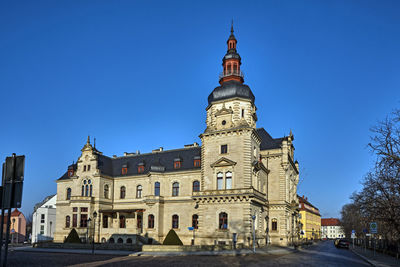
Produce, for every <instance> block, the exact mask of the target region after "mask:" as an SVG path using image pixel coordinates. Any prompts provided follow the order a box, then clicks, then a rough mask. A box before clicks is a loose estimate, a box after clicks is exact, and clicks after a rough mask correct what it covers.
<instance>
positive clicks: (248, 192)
mask: <svg viewBox="0 0 400 267" xmlns="http://www.w3.org/2000/svg"><path fill="white" fill-rule="evenodd" d="M192 198H193V199H195V200H202V201H204V200H206V199H207V200H211V199H223V198H253V199H258V200H259V201H261V202H266V201H267V195H266V194H264V193H261V192H260V191H258V190H256V189H254V188H238V189H222V190H205V191H199V192H193V195H192Z"/></svg>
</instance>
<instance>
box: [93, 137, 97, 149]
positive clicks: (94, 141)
mask: <svg viewBox="0 0 400 267" xmlns="http://www.w3.org/2000/svg"><path fill="white" fill-rule="evenodd" d="M93 147H94V148H96V137H94V138H93Z"/></svg>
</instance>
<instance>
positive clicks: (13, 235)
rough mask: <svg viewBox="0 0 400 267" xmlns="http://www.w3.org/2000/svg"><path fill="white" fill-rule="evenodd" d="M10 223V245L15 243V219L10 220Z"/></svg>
mask: <svg viewBox="0 0 400 267" xmlns="http://www.w3.org/2000/svg"><path fill="white" fill-rule="evenodd" d="M12 222H13V225H12V230H11V240H12V243H16V242H15V240H14V239H15V228H14V223H15V218H13V219H12Z"/></svg>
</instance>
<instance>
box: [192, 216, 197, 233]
mask: <svg viewBox="0 0 400 267" xmlns="http://www.w3.org/2000/svg"><path fill="white" fill-rule="evenodd" d="M192 227H193V228H194V229H199V215H197V214H193V216H192Z"/></svg>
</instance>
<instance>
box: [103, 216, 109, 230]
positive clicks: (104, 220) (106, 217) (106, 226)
mask: <svg viewBox="0 0 400 267" xmlns="http://www.w3.org/2000/svg"><path fill="white" fill-rule="evenodd" d="M103 228H108V216H107V215H103Z"/></svg>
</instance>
